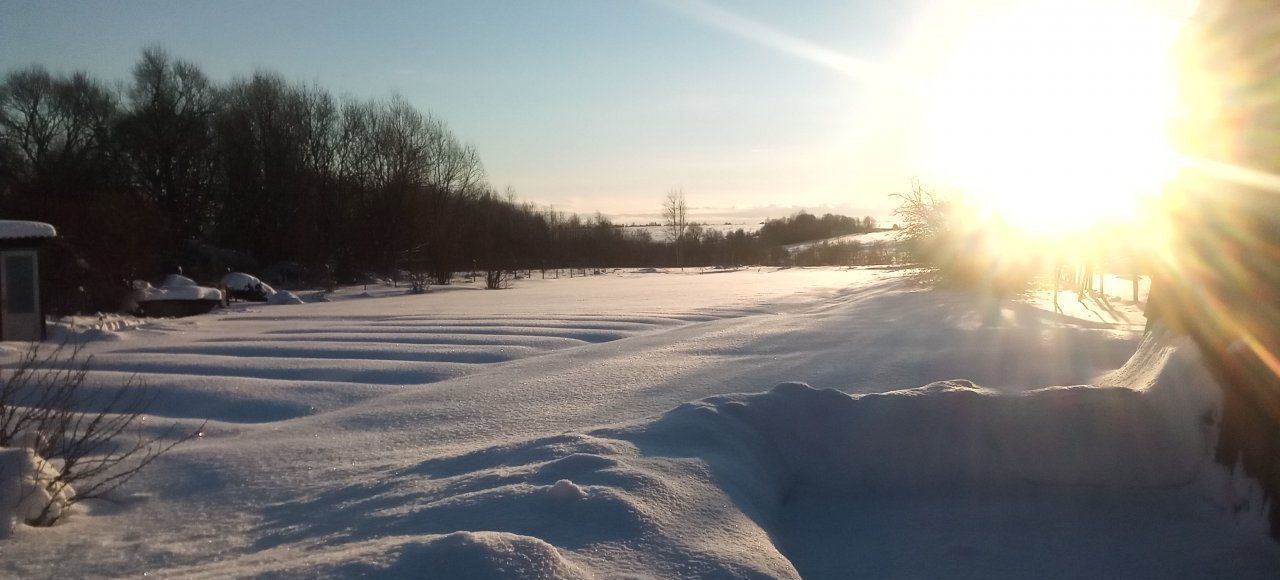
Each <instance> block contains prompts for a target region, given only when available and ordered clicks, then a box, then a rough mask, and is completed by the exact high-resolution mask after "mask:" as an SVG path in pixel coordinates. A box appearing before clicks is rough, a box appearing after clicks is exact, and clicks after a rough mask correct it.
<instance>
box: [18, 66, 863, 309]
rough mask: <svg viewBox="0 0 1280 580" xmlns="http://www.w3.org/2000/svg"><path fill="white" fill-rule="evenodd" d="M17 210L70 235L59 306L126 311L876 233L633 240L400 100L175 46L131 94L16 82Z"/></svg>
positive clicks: (775, 225) (830, 222)
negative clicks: (201, 59) (223, 290)
mask: <svg viewBox="0 0 1280 580" xmlns="http://www.w3.org/2000/svg"><path fill="white" fill-rule="evenodd" d="M655 197H656V196H655ZM0 214H2V215H4V216H5V217H6V218H10V219H28V220H38V221H45V222H49V223H52V224H55V225H56V227H57V228H58V230H59V233H60V237H59V238H58V239H57V240H56V241H55V242H54V243H53V244H51V245H52V247H50V248H49V249H48V251H47V252H46V254H47V256H46V259H45V267H44V268H45V271H44V275H45V277H46V278H47V279H48V280H49V282H50V283H49V284H47V287H48V288H49V290H47V292H48V296H47V297H46V304H47V305H48V306H49V308H50V310H51V311H53V312H71V311H77V312H92V311H109V310H113V309H115V308H116V307H117V306H118V305H119V304H120V301H121V299H122V298H123V297H124V296H125V295H126V294H127V293H128V291H129V287H130V283H131V281H132V280H135V279H155V278H157V277H160V276H162V275H164V274H167V273H172V272H176V271H179V270H181V271H182V272H183V273H184V274H186V275H188V276H190V277H192V278H195V279H196V280H198V281H204V282H212V281H214V280H216V279H217V278H218V277H220V276H221V275H222V274H223V273H225V272H227V271H229V270H234V271H248V272H254V273H257V274H258V275H260V276H262V277H263V278H265V279H268V280H270V281H272V282H275V283H278V284H282V285H285V286H289V285H299V284H336V283H343V282H350V281H354V280H356V279H359V278H361V277H367V275H369V274H371V273H372V274H378V275H389V276H391V277H393V278H394V277H397V276H402V275H407V276H418V277H421V278H423V279H425V280H430V281H431V282H433V283H437V284H444V283H448V282H449V281H450V279H451V277H452V275H453V273H454V272H462V271H477V270H480V271H490V272H499V273H501V272H510V271H513V270H534V269H548V268H596V269H600V268H610V267H623V266H628V267H631V266H666V265H677V264H676V260H677V258H676V256H677V255H678V256H679V258H678V262H679V263H678V265H680V266H735V265H741V264H777V263H782V262H785V261H786V258H787V256H786V254H785V252H783V251H782V249H781V248H780V245H783V244H788V243H793V242H795V241H804V240H812V239H818V238H822V237H829V236H833V235H841V234H844V233H852V232H856V231H867V230H870V229H873V228H874V225H875V224H874V223H873V220H871V219H870V218H865V219H863V220H859V219H857V218H848V217H843V216H832V215H826V216H823V217H822V218H816V217H814V216H811V215H809V214H804V213H801V214H798V215H796V216H792V217H789V218H782V219H780V220H773V221H770V222H769V223H766V224H765V225H764V226H763V228H762V229H761V231H760V232H759V234H758V235H757V234H754V233H751V234H749V233H747V232H745V231H741V230H739V231H736V232H731V233H722V232H720V231H717V230H712V229H703V228H701V227H699V226H698V225H697V224H696V223H690V224H688V225H687V226H686V225H684V224H681V228H680V230H681V231H680V233H679V234H678V235H676V236H674V237H671V238H670V240H671V241H668V240H663V241H656V240H654V239H652V238H651V237H649V236H646V235H643V234H641V235H633V234H624V233H623V230H622V229H620V228H617V227H615V226H614V224H612V223H611V222H610V220H609V219H608V218H607V217H605V216H604V215H602V214H596V215H594V216H586V217H584V216H579V215H576V214H568V213H564V212H558V211H554V210H552V209H549V208H540V207H537V206H535V205H534V204H531V203H522V202H520V201H518V200H517V199H516V195H515V192H514V191H511V190H510V189H508V190H506V191H501V192H499V191H497V190H496V189H495V188H494V187H493V186H492V185H491V184H490V183H489V182H488V180H487V179H486V175H485V170H484V165H483V163H482V162H481V159H480V155H479V153H478V152H477V150H476V149H475V148H474V147H473V146H471V145H469V144H467V143H465V142H464V141H463V140H461V139H460V138H459V137H458V136H457V135H455V134H454V133H453V132H452V131H451V130H450V129H449V127H448V125H447V124H446V123H445V122H444V121H443V120H442V119H440V118H438V117H436V116H433V115H431V114H430V113H425V112H423V111H421V110H418V109H417V108H415V107H414V106H413V105H411V104H410V103H409V102H407V101H406V100H405V99H403V98H400V97H396V96H392V97H389V98H383V99H362V98H357V97H353V96H348V95H343V96H335V95H334V94H332V93H331V92H329V91H328V90H326V89H324V88H323V87H320V86H317V85H315V84H305V83H296V82H290V81H287V80H285V79H284V78H283V77H281V76H280V75H278V74H275V73H272V72H269V71H257V72H254V73H253V74H251V75H249V76H245V77H238V78H234V79H232V80H230V81H229V82H226V83H217V82H214V81H213V80H211V79H210V78H209V77H208V76H206V75H205V74H204V72H202V70H201V69H200V67H199V66H197V65H196V64H193V63H191V62H189V61H186V60H182V59H177V58H174V57H172V56H171V55H169V54H168V53H167V52H166V51H165V50H164V49H162V48H159V47H151V48H148V49H146V50H144V51H143V52H142V54H141V57H140V58H139V60H138V61H137V63H136V64H135V65H134V67H133V71H132V78H130V79H128V80H127V81H126V82H117V83H108V82H104V81H102V80H100V79H95V78H92V77H90V76H89V75H88V74H85V73H81V72H73V73H69V74H59V73H53V72H50V71H48V70H46V69H45V68H43V67H41V66H38V65H34V66H31V67H28V68H24V69H21V70H16V71H11V72H9V73H8V74H7V75H6V76H5V77H4V79H3V83H0ZM673 244H674V245H678V246H679V248H678V253H677V251H676V248H673V247H672V246H673ZM845 254H847V252H844V253H842V254H840V255H841V259H844V257H845Z"/></svg>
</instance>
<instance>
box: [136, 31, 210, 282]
mask: <svg viewBox="0 0 1280 580" xmlns="http://www.w3.org/2000/svg"><path fill="white" fill-rule="evenodd" d="M128 96H129V108H128V110H127V111H126V112H125V113H124V115H123V117H122V118H121V119H120V122H119V125H118V134H119V142H120V145H121V149H122V153H123V159H124V161H125V163H126V164H127V165H128V168H129V173H130V179H131V180H132V182H133V185H134V186H135V187H136V188H137V189H138V190H139V193H141V194H142V196H143V197H144V198H145V199H146V200H148V201H149V202H150V203H152V204H154V205H155V207H156V208H157V210H158V211H159V212H160V214H161V216H163V218H164V220H165V222H166V225H167V226H168V230H169V232H168V233H169V235H168V236H166V238H167V239H166V241H167V242H169V244H166V245H168V246H170V248H169V249H171V250H177V249H178V246H179V245H180V244H181V243H183V242H188V241H191V240H194V239H196V238H198V237H200V235H201V234H202V233H204V232H202V230H203V229H205V228H208V227H209V226H211V225H212V223H213V217H214V209H213V208H214V206H213V204H214V202H215V198H214V195H213V194H214V191H213V190H214V188H215V186H214V180H215V176H216V173H215V164H216V157H215V156H214V155H213V152H214V151H213V146H214V141H213V121H214V115H215V113H216V112H217V97H216V91H215V89H214V87H213V86H212V85H211V84H210V82H209V80H208V78H206V77H205V76H204V73H202V72H201V71H200V69H199V68H198V67H196V66H195V65H194V64H191V63H189V62H186V61H181V60H173V59H172V58H170V57H169V55H168V53H166V52H165V51H164V50H163V49H161V48H158V47H151V48H147V49H146V50H144V51H143V53H142V58H141V60H139V61H138V64H137V65H135V66H134V69H133V84H132V85H131V86H129V88H128ZM170 257H171V258H174V257H176V256H170Z"/></svg>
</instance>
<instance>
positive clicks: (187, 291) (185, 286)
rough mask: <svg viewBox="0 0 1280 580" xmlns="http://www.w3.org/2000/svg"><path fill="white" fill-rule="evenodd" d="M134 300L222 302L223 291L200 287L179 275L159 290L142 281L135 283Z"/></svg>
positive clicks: (170, 278) (170, 276) (165, 280)
mask: <svg viewBox="0 0 1280 580" xmlns="http://www.w3.org/2000/svg"><path fill="white" fill-rule="evenodd" d="M133 291H134V300H135V301H137V302H139V303H142V302H152V301H158V300H214V301H216V300H222V291H220V290H218V289H217V288H208V287H205V286H199V285H197V284H196V283H195V281H194V280H192V279H191V278H188V277H186V276H182V275H179V274H170V275H169V277H167V278H165V279H164V283H163V284H161V285H160V287H159V288H156V287H155V286H152V285H151V284H150V283H148V282H146V281H142V280H138V281H135V282H134V283H133Z"/></svg>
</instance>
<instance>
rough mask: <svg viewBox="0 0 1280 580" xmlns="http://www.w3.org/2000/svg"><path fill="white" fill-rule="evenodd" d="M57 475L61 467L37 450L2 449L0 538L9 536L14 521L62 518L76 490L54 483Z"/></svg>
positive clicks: (0, 452) (25, 521) (0, 462)
mask: <svg viewBox="0 0 1280 580" xmlns="http://www.w3.org/2000/svg"><path fill="white" fill-rule="evenodd" d="M57 477H58V469H57V468H56V467H54V466H53V464H52V463H50V462H48V461H46V460H45V459H44V458H42V457H40V456H39V455H37V454H36V452H35V451H33V450H31V449H25V448H23V449H5V448H0V538H2V537H5V536H8V535H9V533H10V532H11V531H12V530H13V526H14V524H15V523H19V522H20V523H31V522H34V521H36V520H39V519H42V518H43V519H44V520H45V521H53V520H56V519H57V518H59V517H61V515H62V513H63V511H65V510H66V509H67V507H68V505H69V504H70V502H71V499H72V498H74V497H75V490H74V489H72V488H71V486H69V485H65V484H60V483H53V482H54V481H55V480H56V479H57ZM51 484H52V485H51ZM51 487H52V488H53V489H52V490H50V488H51ZM46 510H47V511H46Z"/></svg>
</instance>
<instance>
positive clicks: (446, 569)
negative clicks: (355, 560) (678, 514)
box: [375, 532, 593, 580]
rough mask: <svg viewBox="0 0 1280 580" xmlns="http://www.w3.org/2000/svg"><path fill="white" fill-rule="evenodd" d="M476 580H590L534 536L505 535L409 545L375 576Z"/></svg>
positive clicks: (468, 536) (477, 535) (451, 536)
mask: <svg viewBox="0 0 1280 580" xmlns="http://www.w3.org/2000/svg"><path fill="white" fill-rule="evenodd" d="M423 573H426V574H427V576H428V577H431V578H472V579H475V580H485V579H490V578H492V579H494V580H499V579H502V580H505V579H507V578H527V579H530V580H542V579H545V580H552V579H566V580H573V579H578V578H581V579H586V578H591V577H593V576H592V575H591V574H589V573H587V572H586V571H585V570H583V569H582V568H581V567H580V566H578V565H577V564H575V563H573V562H571V561H570V560H568V559H567V558H565V557H564V556H563V555H562V554H561V553H560V551H559V550H557V549H556V547H555V546H552V545H551V544H548V543H546V542H544V541H542V540H539V539H538V538H532V537H529V536H522V535H519V534H510V533H505V532H455V533H452V534H447V535H443V536H437V537H434V538H431V539H428V540H425V541H421V542H412V543H407V544H405V545H403V546H401V547H400V549H399V554H398V555H397V556H396V557H395V558H394V560H393V561H392V562H390V563H388V564H387V565H386V566H385V567H379V569H377V570H376V572H375V575H380V576H398V575H401V574H404V575H406V576H407V575H413V576H418V575H420V574H423Z"/></svg>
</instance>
